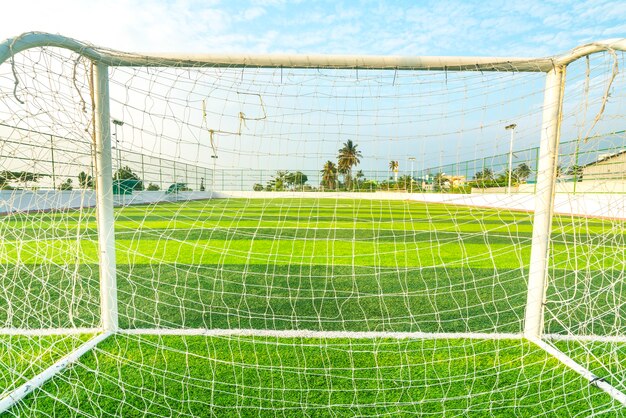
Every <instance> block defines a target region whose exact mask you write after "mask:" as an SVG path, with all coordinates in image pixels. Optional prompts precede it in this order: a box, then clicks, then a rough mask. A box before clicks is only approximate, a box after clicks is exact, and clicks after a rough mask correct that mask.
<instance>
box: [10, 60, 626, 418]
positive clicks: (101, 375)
mask: <svg viewBox="0 0 626 418" xmlns="http://www.w3.org/2000/svg"><path fill="white" fill-rule="evenodd" d="M623 64H624V57H623V55H622V54H621V53H604V54H596V55H593V56H591V57H590V58H589V59H582V60H579V61H576V62H575V63H573V64H571V65H570V66H569V67H568V75H567V80H566V90H565V101H564V105H563V123H562V127H561V147H560V157H559V169H558V170H557V185H556V196H555V204H554V210H555V212H556V215H555V217H554V221H553V232H552V235H551V237H550V254H549V271H548V280H547V281H548V287H547V297H546V304H545V321H544V328H545V333H546V335H545V340H546V341H548V342H549V343H550V344H553V345H554V346H555V347H557V348H558V349H559V350H560V351H562V352H563V353H565V354H567V355H569V356H570V357H571V358H573V359H574V360H576V361H577V362H578V363H579V364H581V365H583V366H584V367H586V368H587V369H589V370H591V371H592V372H593V373H595V374H596V375H597V376H599V377H601V378H603V379H604V380H606V381H608V382H610V383H611V384H612V385H614V386H615V387H617V388H618V389H620V390H626V388H624V387H623V386H624V383H623V382H625V381H626V380H625V378H624V376H625V369H624V367H623V364H624V353H625V351H624V344H625V341H626V337H625V333H624V331H625V328H624V327H625V324H624V322H623V319H622V318H625V317H626V315H625V314H626V312H625V311H624V309H625V306H626V305H625V299H624V294H623V292H622V283H623V279H624V255H625V254H624V242H623V236H624V219H625V215H624V210H625V206H624V197H623V196H624V191H626V189H625V188H624V187H625V186H624V184H625V183H624V173H625V172H626V170H624V168H626V167H624V164H626V163H625V162H624V161H626V158H625V157H624V156H625V155H626V154H623V143H624V137H625V134H624V130H623V127H624V103H625V100H624V83H625V79H624V73H623V71H621V70H620V69H621V68H623ZM616 65H617V68H618V70H617V72H616V70H615V68H616V67H615V66H616ZM92 77H93V70H92V67H91V63H90V62H89V61H88V60H86V59H85V58H82V57H80V56H79V55H77V54H74V53H69V52H67V51H64V50H59V49H55V48H35V49H31V50H28V51H26V52H23V53H20V54H17V55H15V56H14V57H13V58H12V59H11V60H10V61H7V62H5V63H3V64H2V65H0V86H1V88H0V158H1V161H2V169H1V170H0V175H1V177H0V185H1V188H2V190H0V212H1V213H2V215H1V218H0V237H1V238H2V243H1V244H0V273H1V274H0V280H2V286H1V289H2V290H1V293H0V301H1V303H0V328H2V330H3V334H2V336H0V370H1V373H0V376H1V377H2V379H1V380H0V381H2V382H3V386H2V387H1V390H0V391H1V393H2V397H4V396H6V395H7V394H8V393H9V392H10V391H12V390H14V389H15V388H17V387H18V386H19V385H21V384H23V383H24V382H26V381H27V380H28V379H30V378H32V377H33V376H35V375H36V374H37V373H39V372H40V371H42V370H43V369H45V368H46V367H49V366H50V365H51V364H53V363H54V362H55V361H58V360H59V359H61V358H62V357H63V356H64V355H66V354H67V353H70V352H72V351H74V350H75V349H76V348H77V347H79V346H81V345H83V344H85V343H86V342H87V341H88V340H89V339H90V338H91V337H92V336H94V335H96V334H99V333H100V332H101V331H100V329H99V328H100V327H101V319H100V294H99V286H100V285H99V281H100V278H99V269H98V263H99V253H98V231H97V222H96V207H95V206H96V203H95V202H96V195H95V190H94V178H95V176H96V174H97V173H96V170H95V169H94V166H95V163H94V145H93V144H94V143H95V142H94V126H93V124H94V122H93V120H94V112H95V111H96V109H94V106H93V93H92V91H93V89H92V87H91V86H92V85H93V82H92ZM109 82H110V107H111V115H112V120H111V126H112V147H113V150H112V163H113V193H114V202H115V211H114V216H115V239H116V260H117V293H118V300H117V303H118V309H119V326H120V332H118V333H117V334H115V335H113V336H111V337H108V338H107V339H106V340H104V341H103V342H101V343H99V344H97V345H96V346H95V347H94V348H92V349H91V350H89V351H88V352H87V353H86V354H85V355H83V356H82V357H81V358H80V360H78V361H76V362H74V363H72V365H71V367H67V368H65V369H64V370H63V371H61V372H59V373H57V374H55V375H54V377H53V378H52V379H51V380H49V381H48V382H47V383H45V384H44V385H43V386H42V387H41V388H39V389H37V390H35V391H34V392H33V393H31V394H30V395H29V396H27V397H26V398H25V399H24V400H23V401H21V402H19V403H17V404H16V405H15V406H13V407H12V408H11V409H9V410H8V413H9V414H12V415H16V416H29V415H30V416H55V415H69V416H100V415H123V416H145V415H151V416H220V415H224V414H226V415H228V414H230V415H239V416H258V415H267V416H291V415H311V416H315V415H322V416H323V415H336V416H372V415H392V414H408V415H411V414H419V415H433V416H440V415H442V414H445V415H463V414H468V413H474V412H477V413H484V414H485V415H506V416H510V415H530V414H535V415H551V416H552V415H562V416H575V415H583V416H589V415H594V414H598V415H599V414H603V413H618V412H620V411H621V409H620V408H621V404H619V402H617V401H615V400H614V399H612V398H611V397H610V396H608V395H607V394H606V393H604V392H602V391H601V390H599V389H598V388H596V387H595V386H593V385H590V384H589V382H588V381H587V380H585V379H583V378H582V377H580V376H579V375H578V374H576V373H575V372H574V371H572V370H571V369H569V368H567V367H566V366H565V365H563V364H562V363H561V362H560V361H559V360H558V359H557V358H555V357H553V356H551V355H550V354H548V353H546V352H545V351H544V350H542V349H541V348H540V347H538V346H536V345H534V344H533V343H531V342H529V341H527V340H524V339H522V338H521V336H522V335H521V333H522V331H523V329H524V310H525V306H526V297H527V291H528V285H527V282H528V267H529V260H530V253H531V251H532V246H531V235H532V228H533V213H532V210H533V209H534V196H535V193H536V192H537V184H536V173H537V162H538V149H539V146H540V144H539V139H540V134H541V130H542V110H543V97H544V88H545V74H544V73H524V72H480V71H474V72H470V71H465V72H448V71H402V70H397V69H394V68H389V69H386V70H368V69H321V68H320V69H318V68H315V69H302V68H288V67H286V66H285V67H277V68H249V67H243V68H240V67H237V68H235V67H211V66H202V67H189V68H169V67H166V66H162V67H159V66H156V67H150V68H147V67H111V68H110V70H109ZM511 124H515V126H514V127H513V129H508V130H506V129H505V126H509V125H511ZM511 144H512V145H511ZM511 150H512V152H511ZM509 171H510V175H509ZM32 359H35V360H34V361H33V360H32Z"/></svg>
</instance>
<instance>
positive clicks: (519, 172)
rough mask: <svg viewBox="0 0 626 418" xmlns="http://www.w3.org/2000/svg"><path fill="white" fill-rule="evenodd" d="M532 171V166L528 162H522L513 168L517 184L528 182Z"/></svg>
mask: <svg viewBox="0 0 626 418" xmlns="http://www.w3.org/2000/svg"><path fill="white" fill-rule="evenodd" d="M531 173H532V171H531V169H530V167H529V166H528V165H527V164H526V163H521V164H520V165H518V166H517V167H515V170H513V178H514V179H515V183H516V184H522V183H526V180H527V179H528V177H529V176H530V174H531Z"/></svg>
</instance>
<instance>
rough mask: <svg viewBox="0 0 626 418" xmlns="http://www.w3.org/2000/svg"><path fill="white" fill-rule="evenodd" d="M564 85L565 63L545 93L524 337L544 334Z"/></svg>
mask: <svg viewBox="0 0 626 418" xmlns="http://www.w3.org/2000/svg"><path fill="white" fill-rule="evenodd" d="M564 86H565V66H560V67H559V66H557V67H554V68H553V69H552V70H551V71H549V72H548V74H547V76H546V88H545V92H544V102H543V116H542V124H541V140H540V146H539V163H538V168H537V189H536V192H535V214H534V219H533V235H532V245H531V253H530V267H529V272H528V294H527V300H526V314H525V317H524V336H525V337H526V338H528V339H535V340H536V339H539V338H541V335H542V333H543V312H544V305H545V298H546V287H547V275H548V260H549V250H550V248H549V244H550V233H551V231H552V215H553V213H554V190H555V184H556V167H557V160H558V156H559V139H560V134H561V117H562V108H563V91H564Z"/></svg>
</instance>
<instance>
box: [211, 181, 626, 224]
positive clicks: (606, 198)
mask: <svg viewBox="0 0 626 418" xmlns="http://www.w3.org/2000/svg"><path fill="white" fill-rule="evenodd" d="M529 186H532V185H529ZM214 197H215V198H218V199H219V198H229V197H230V198H268V199H275V198H289V197H305V198H306V197H308V198H311V199H376V200H378V199H388V200H414V201H418V202H430V203H449V204H456V205H469V206H476V207H484V208H500V209H513V210H525V211H533V210H535V195H534V194H531V193H517V194H516V193H513V194H511V195H507V194H504V193H491V194H487V193H484V194H451V193H402V192H375V193H347V192H254V191H244V192H239V191H234V192H215V193H214ZM625 207H626V195H624V194H601V193H588V194H585V193H580V194H579V193H576V194H572V193H557V194H556V196H555V207H554V208H555V213H557V214H565V215H569V214H573V215H582V216H600V217H610V218H626V210H625Z"/></svg>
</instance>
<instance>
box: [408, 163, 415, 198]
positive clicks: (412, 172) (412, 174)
mask: <svg viewBox="0 0 626 418" xmlns="http://www.w3.org/2000/svg"><path fill="white" fill-rule="evenodd" d="M409 161H410V162H411V193H413V178H414V177H415V172H414V171H413V164H414V163H415V157H409Z"/></svg>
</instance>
